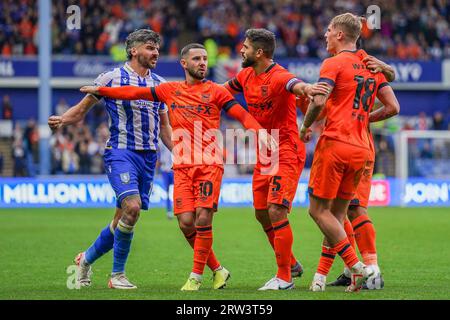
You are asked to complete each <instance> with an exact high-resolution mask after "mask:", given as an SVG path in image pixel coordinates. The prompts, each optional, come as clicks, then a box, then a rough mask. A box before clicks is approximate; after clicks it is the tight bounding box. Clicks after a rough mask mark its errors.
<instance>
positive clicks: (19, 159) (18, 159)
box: [12, 123, 27, 177]
mask: <svg viewBox="0 0 450 320" xmlns="http://www.w3.org/2000/svg"><path fill="white" fill-rule="evenodd" d="M12 147H13V152H12V154H13V158H14V171H13V175H14V177H25V176H27V171H26V164H25V148H24V146H23V132H22V128H21V127H20V125H19V124H18V123H16V125H15V127H14V132H13V145H12Z"/></svg>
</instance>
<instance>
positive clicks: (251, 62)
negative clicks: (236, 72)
mask: <svg viewBox="0 0 450 320" xmlns="http://www.w3.org/2000/svg"><path fill="white" fill-rule="evenodd" d="M255 62H256V60H255V59H253V58H251V57H249V56H247V58H245V59H244V60H242V64H241V65H242V68H247V67H251V66H253V65H254V64H255Z"/></svg>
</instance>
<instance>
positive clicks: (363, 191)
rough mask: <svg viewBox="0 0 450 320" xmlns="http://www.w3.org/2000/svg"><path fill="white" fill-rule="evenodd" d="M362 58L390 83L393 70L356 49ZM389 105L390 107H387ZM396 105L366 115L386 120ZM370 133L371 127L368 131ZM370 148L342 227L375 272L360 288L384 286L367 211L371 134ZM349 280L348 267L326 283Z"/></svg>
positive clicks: (373, 154) (370, 171) (342, 283)
mask: <svg viewBox="0 0 450 320" xmlns="http://www.w3.org/2000/svg"><path fill="white" fill-rule="evenodd" d="M359 52H360V53H361V56H362V57H363V59H362V61H363V62H364V63H365V64H366V67H367V68H368V69H369V70H371V71H372V72H373V73H377V72H381V73H383V74H384V75H385V77H386V79H387V80H388V81H389V82H392V81H394V79H395V71H394V69H393V68H392V67H391V66H389V65H388V64H386V63H384V62H383V61H381V60H378V59H377V58H375V57H373V56H369V55H367V54H366V53H365V52H364V50H359ZM389 108H391V109H389ZM398 108H399V105H398V104H388V105H386V106H381V107H380V108H379V109H377V110H375V111H372V112H371V113H370V116H369V121H370V122H377V121H382V120H385V119H387V118H389V117H391V116H393V115H396V114H398V113H399V111H400V110H399V109H398ZM369 132H370V130H369ZM370 142H371V145H370V150H371V157H370V159H371V160H370V162H369V166H368V167H369V168H368V170H365V171H364V173H363V174H362V177H361V181H360V183H359V185H358V188H357V190H356V194H355V197H354V198H353V199H352V201H351V202H350V206H349V208H348V211H347V217H348V219H345V222H344V229H345V232H346V233H347V236H348V237H349V241H350V243H351V244H352V246H353V247H355V242H356V244H357V245H358V251H359V252H360V254H361V256H362V258H363V262H364V264H366V265H368V266H371V268H372V269H373V270H374V271H375V274H374V275H373V276H371V277H370V278H368V279H367V281H366V282H365V283H363V287H362V288H363V289H382V288H383V287H384V280H383V277H382V275H381V271H380V268H379V266H378V259H377V250H376V232H375V228H374V225H373V223H372V221H371V219H370V217H369V215H368V213H367V208H368V205H369V196H370V189H371V186H372V174H373V170H374V163H375V146H374V144H373V137H372V135H371V134H370ZM350 283H351V272H350V270H349V269H348V268H345V269H344V273H343V274H341V275H340V276H339V277H338V279H337V280H336V281H334V282H332V283H330V284H328V285H330V286H348V285H350Z"/></svg>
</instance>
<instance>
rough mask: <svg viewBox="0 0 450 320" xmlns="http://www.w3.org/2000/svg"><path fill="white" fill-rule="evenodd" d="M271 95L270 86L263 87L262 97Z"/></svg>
mask: <svg viewBox="0 0 450 320" xmlns="http://www.w3.org/2000/svg"><path fill="white" fill-rule="evenodd" d="M268 94H269V86H261V96H263V97H267V96H268Z"/></svg>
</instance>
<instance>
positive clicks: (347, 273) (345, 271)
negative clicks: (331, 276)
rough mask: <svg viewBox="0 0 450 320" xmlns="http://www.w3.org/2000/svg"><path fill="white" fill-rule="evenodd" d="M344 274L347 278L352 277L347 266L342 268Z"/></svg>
mask: <svg viewBox="0 0 450 320" xmlns="http://www.w3.org/2000/svg"><path fill="white" fill-rule="evenodd" d="M344 275H345V276H346V277H347V278H351V277H352V272H351V271H350V269H349V268H347V267H345V268H344Z"/></svg>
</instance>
